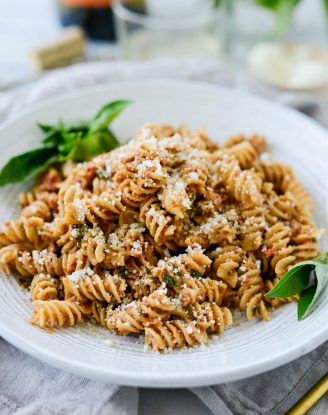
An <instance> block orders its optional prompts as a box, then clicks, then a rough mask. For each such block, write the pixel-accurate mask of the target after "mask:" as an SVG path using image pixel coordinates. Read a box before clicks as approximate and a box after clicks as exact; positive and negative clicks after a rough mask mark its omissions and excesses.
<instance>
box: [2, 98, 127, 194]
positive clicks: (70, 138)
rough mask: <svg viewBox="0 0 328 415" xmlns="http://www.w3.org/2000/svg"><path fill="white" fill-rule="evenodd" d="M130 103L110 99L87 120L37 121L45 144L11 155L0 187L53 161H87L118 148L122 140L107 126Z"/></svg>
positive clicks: (31, 173)
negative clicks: (66, 121)
mask: <svg viewBox="0 0 328 415" xmlns="http://www.w3.org/2000/svg"><path fill="white" fill-rule="evenodd" d="M129 104H130V101H127V100H118V101H113V102H110V103H108V104H106V105H105V106H104V107H102V108H101V109H100V110H99V111H98V112H97V114H96V115H95V116H94V117H93V118H92V119H91V120H90V121H89V122H87V123H80V124H76V125H66V124H64V123H63V122H62V121H61V122H59V123H58V125H48V124H38V127H39V128H40V130H41V131H42V132H43V133H44V136H43V139H42V141H41V145H42V146H41V147H40V148H37V149H34V150H30V151H27V152H26V153H22V154H19V155H18V156H15V157H13V158H11V159H10V160H9V161H8V162H7V163H6V164H5V166H4V167H3V168H2V170H1V171H0V186H3V185H5V184H9V183H18V182H22V181H24V180H28V179H30V178H32V177H34V176H36V175H37V174H39V173H42V172H43V171H44V170H46V169H47V168H48V167H49V166H50V165H51V164H53V163H57V162H64V161H66V160H74V161H85V160H88V159H90V158H92V157H94V156H96V155H97V154H100V153H104V152H108V151H110V150H113V149H114V148H116V147H118V146H119V141H118V140H117V139H116V137H115V136H114V134H113V132H112V131H111V130H110V129H109V128H108V126H109V124H111V123H112V121H114V119H115V118H116V117H117V116H118V115H120V114H121V112H122V111H123V110H124V109H125V108H126V107H127V106H128V105H129Z"/></svg>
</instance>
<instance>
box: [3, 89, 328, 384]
mask: <svg viewBox="0 0 328 415" xmlns="http://www.w3.org/2000/svg"><path fill="white" fill-rule="evenodd" d="M117 98H129V99H132V100H133V101H134V104H133V105H132V106H131V107H130V108H129V109H127V110H126V111H125V112H124V113H123V114H122V115H121V116H120V117H119V119H118V120H117V121H116V122H115V124H114V126H113V127H114V130H115V131H116V132H117V134H118V135H119V136H120V137H125V138H128V137H129V136H130V135H131V134H133V132H134V131H135V129H136V128H137V127H139V126H141V125H143V124H144V123H146V122H148V121H154V122H169V123H173V124H174V125H177V124H179V123H182V122H185V123H188V124H190V125H191V126H192V127H197V126H204V127H206V128H207V129H208V132H209V134H210V136H211V137H213V138H215V139H217V140H219V141H220V140H223V139H224V138H226V137H227V136H228V135H229V134H234V133H240V132H245V133H250V132H261V133H263V134H265V135H266V136H267V137H268V139H269V143H270V152H271V153H272V155H273V156H274V157H275V158H276V159H277V160H280V161H283V162H287V163H290V164H291V165H293V166H294V167H295V170H296V172H297V175H298V176H299V178H300V179H301V180H302V182H303V183H304V184H305V186H306V187H307V188H308V190H309V191H310V192H311V194H312V196H313V198H314V200H315V204H316V210H315V220H316V222H317V224H318V225H320V226H321V227H325V228H326V229H328V218H327V211H328V209H327V202H326V196H325V193H326V191H327V183H328V180H327V179H328V177H327V176H328V174H327V173H328V164H327V163H325V161H326V160H325V159H326V157H327V154H328V136H327V133H326V131H325V130H323V129H322V128H321V127H319V126H318V125H317V124H315V123H314V122H313V121H311V120H310V119H309V118H307V117H305V116H302V115H301V114H299V113H296V112H295V111H292V110H290V109H287V108H284V107H282V106H279V105H277V104H274V103H271V102H268V101H265V100H263V99H260V98H257V97H254V96H251V95H247V94H245V93H242V92H239V91H235V90H230V89H226V88H218V87H214V86H206V85H201V84H191V83H186V82H172V81H156V82H155V81H153V82H134V83H127V82H124V83H117V84H115V85H108V86H106V87H101V88H97V89H90V90H85V91H83V92H82V93H80V94H76V95H71V96H66V97H62V98H60V99H57V100H56V101H53V102H50V103H47V104H45V105H42V106H41V107H40V108H38V109H37V110H35V111H33V112H30V113H28V114H26V115H24V116H21V117H20V118H19V119H17V120H16V121H13V122H11V123H10V124H8V125H6V126H5V127H4V128H2V130H1V131H0V165H2V164H3V163H4V162H5V161H6V160H7V159H8V158H9V157H10V156H12V155H14V154H16V153H18V152H21V151H22V150H25V149H28V148H31V146H33V145H36V143H37V142H38V137H39V133H38V130H37V128H36V126H35V125H36V122H37V121H42V122H49V123H51V122H56V121H57V120H58V118H63V119H64V120H69V121H74V120H78V119H83V118H85V117H89V116H91V115H92V114H93V113H94V112H95V111H96V110H97V109H98V108H99V107H100V106H101V105H102V104H104V103H105V102H108V101H110V100H112V99H117ZM21 190H22V187H21V186H12V187H9V186H8V187H6V188H2V189H1V190H0V220H1V222H2V221H3V220H5V219H8V218H11V217H15V216H16V215H17V214H18V210H17V196H18V193H19V191H21ZM322 248H325V249H327V248H328V244H327V237H324V238H323V240H322ZM30 311H31V304H30V302H29V299H28V296H27V294H26V293H24V292H23V291H22V290H21V289H20V288H19V286H18V284H17V283H16V280H15V278H12V277H2V278H0V334H1V335H2V336H3V337H4V338H5V339H7V340H8V341H9V342H11V343H12V344H14V345H15V346H17V347H18V348H20V349H22V350H24V351H25V352H27V353H29V354H31V355H32V356H34V357H36V358H38V359H41V360H43V361H45V362H47V363H49V364H52V365H54V366H57V367H59V368H62V369H65V370H67V371H70V372H74V373H77V374H80V375H83V376H87V377H90V378H94V379H99V380H103V381H110V382H115V383H120V384H126V385H138V386H151V387H184V386H200V385H205V384H213V383H219V382H226V381H233V380H237V379H241V378H244V377H248V376H251V375H255V374H257V373H260V372H263V371H266V370H269V369H272V368H275V367H277V366H279V365H282V364H284V363H287V362H289V361H291V360H293V359H295V358H297V357H299V356H301V355H303V354H304V353H307V352H309V351H311V350H312V349H314V348H315V347H317V346H319V345H320V344H321V343H323V342H324V341H325V340H327V339H328V287H327V289H326V291H325V293H324V294H323V295H322V296H321V298H320V302H319V305H318V309H317V310H316V312H315V313H313V314H312V315H310V316H309V317H308V318H307V319H305V320H304V321H302V322H298V321H297V318H296V305H295V304H289V305H287V306H284V307H282V308H280V309H278V310H277V311H276V312H274V313H273V315H272V318H271V320H270V321H269V322H262V321H259V322H247V323H245V324H243V325H241V326H237V327H233V328H231V329H230V330H227V331H226V332H225V333H224V335H223V336H221V337H220V338H217V340H215V341H213V342H212V343H211V344H210V345H208V346H205V347H202V348H196V349H190V350H187V351H186V350H182V351H178V352H174V353H172V354H162V355H160V354H154V353H151V352H148V351H145V350H144V348H143V345H142V344H140V343H136V341H134V340H131V339H130V338H127V337H117V336H115V335H112V334H110V333H109V332H107V331H105V330H103V329H99V330H94V329H92V328H90V327H89V326H88V325H85V326H80V327H74V328H69V329H60V330H57V331H56V332H55V334H52V335H50V334H48V333H46V332H44V331H42V330H40V329H38V328H37V327H33V326H32V325H30V324H29V323H28V321H29V315H30ZM105 339H111V340H112V345H108V344H106V343H107V342H104V340H105Z"/></svg>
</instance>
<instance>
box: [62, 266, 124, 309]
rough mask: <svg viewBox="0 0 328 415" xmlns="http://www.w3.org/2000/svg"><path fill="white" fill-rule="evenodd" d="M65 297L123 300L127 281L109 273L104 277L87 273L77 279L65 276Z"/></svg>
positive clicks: (84, 299) (108, 300)
mask: <svg viewBox="0 0 328 415" xmlns="http://www.w3.org/2000/svg"><path fill="white" fill-rule="evenodd" d="M62 281H63V285H64V290H65V298H66V299H69V298H71V297H73V298H74V299H75V300H76V301H79V302H85V301H88V300H91V301H93V300H97V301H105V302H107V303H113V302H117V303H120V302H121V301H122V297H123V296H124V292H125V289H126V282H125V280H124V279H123V278H121V277H119V276H117V275H115V276H113V275H110V274H109V273H107V274H106V275H105V277H104V278H101V277H100V276H99V275H97V274H92V275H91V276H90V275H88V274H86V275H83V276H82V277H81V278H79V279H78V280H77V281H74V280H72V279H70V278H69V277H65V278H63V280H62Z"/></svg>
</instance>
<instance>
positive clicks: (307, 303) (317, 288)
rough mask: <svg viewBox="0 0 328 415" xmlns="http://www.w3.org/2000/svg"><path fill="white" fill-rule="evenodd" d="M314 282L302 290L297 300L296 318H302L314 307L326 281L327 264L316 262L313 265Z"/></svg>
mask: <svg viewBox="0 0 328 415" xmlns="http://www.w3.org/2000/svg"><path fill="white" fill-rule="evenodd" d="M315 277H316V284H314V285H312V286H311V287H309V288H307V289H306V290H305V291H303V292H302V295H301V298H300V299H299V301H298V310H297V313H298V319H299V320H302V319H303V318H305V317H307V316H308V315H309V314H310V313H312V312H313V311H314V310H315V308H316V305H315V303H316V301H317V299H318V298H319V296H320V294H321V293H322V291H323V289H324V288H325V286H326V284H327V282H328V265H327V264H318V265H316V267H315Z"/></svg>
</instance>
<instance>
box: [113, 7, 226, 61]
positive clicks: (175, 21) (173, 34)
mask: <svg viewBox="0 0 328 415" xmlns="http://www.w3.org/2000/svg"><path fill="white" fill-rule="evenodd" d="M113 8H114V15H115V23H116V30H117V38H118V42H119V46H120V52H121V57H122V58H124V59H156V58H165V57H190V56H199V57H211V58H221V57H222V55H223V50H224V28H223V24H224V13H223V9H222V8H218V7H215V4H214V3H213V1H212V0H179V1H176V0H165V1H163V0H147V1H144V2H141V1H137V2H135V1H133V0H122V1H117V2H115V3H114V5H113Z"/></svg>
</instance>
